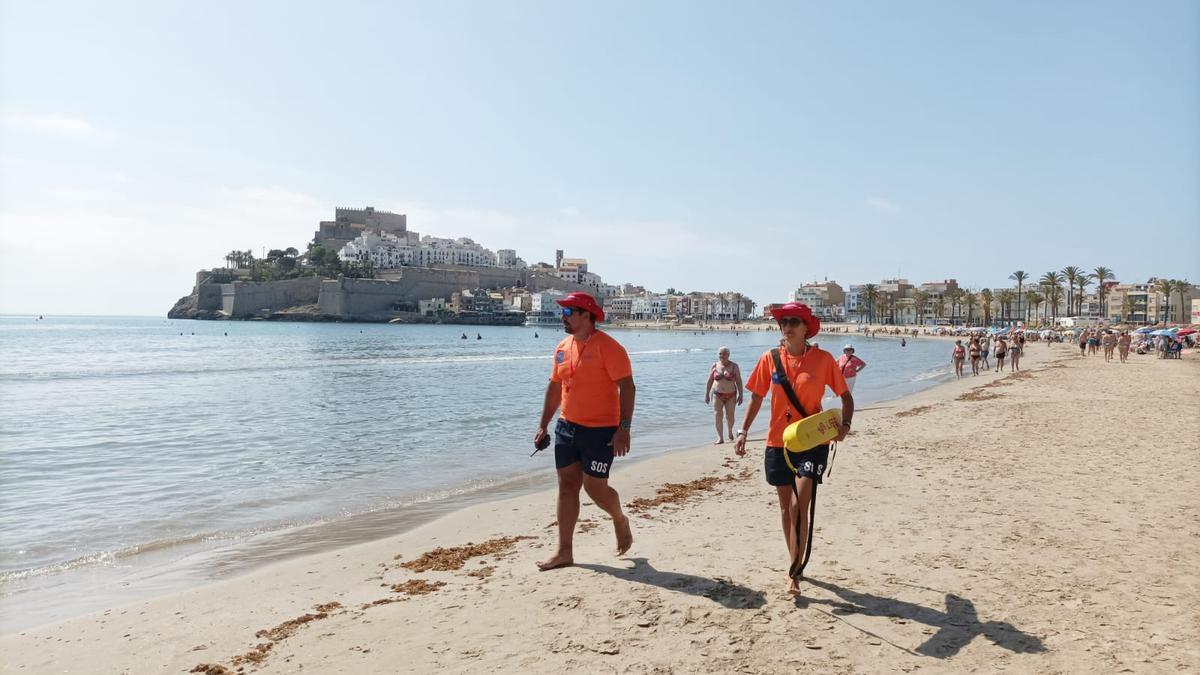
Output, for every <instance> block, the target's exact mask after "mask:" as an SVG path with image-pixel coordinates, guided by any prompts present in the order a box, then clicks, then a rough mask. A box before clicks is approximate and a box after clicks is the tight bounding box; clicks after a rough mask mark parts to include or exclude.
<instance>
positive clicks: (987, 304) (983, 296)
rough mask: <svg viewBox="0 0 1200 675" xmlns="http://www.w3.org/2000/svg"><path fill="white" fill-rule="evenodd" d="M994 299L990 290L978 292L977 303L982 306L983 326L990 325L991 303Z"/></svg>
mask: <svg viewBox="0 0 1200 675" xmlns="http://www.w3.org/2000/svg"><path fill="white" fill-rule="evenodd" d="M994 300H995V298H994V297H993V296H992V289H990V288H985V289H983V290H982V291H979V303H980V304H981V305H983V307H982V309H983V325H985V326H990V325H992V302H993V301H994Z"/></svg>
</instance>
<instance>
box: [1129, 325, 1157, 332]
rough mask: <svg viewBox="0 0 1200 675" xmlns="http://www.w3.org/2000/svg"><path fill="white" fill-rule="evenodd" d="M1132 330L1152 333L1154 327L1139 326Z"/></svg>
mask: <svg viewBox="0 0 1200 675" xmlns="http://www.w3.org/2000/svg"><path fill="white" fill-rule="evenodd" d="M1134 332H1135V333H1143V334H1144V333H1153V332H1154V329H1153V328H1151V327H1150V326H1146V327H1145V328H1139V329H1137V330H1135V331H1134Z"/></svg>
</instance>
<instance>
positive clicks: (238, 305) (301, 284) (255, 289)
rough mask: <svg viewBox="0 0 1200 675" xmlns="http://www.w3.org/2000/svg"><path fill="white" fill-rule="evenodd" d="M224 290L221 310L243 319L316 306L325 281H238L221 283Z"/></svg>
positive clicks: (304, 278)
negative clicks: (301, 306) (243, 317)
mask: <svg viewBox="0 0 1200 675" xmlns="http://www.w3.org/2000/svg"><path fill="white" fill-rule="evenodd" d="M220 287H221V311H222V312H224V313H225V314H226V315H228V316H231V317H242V316H253V315H258V314H262V313H264V312H277V311H279V310H282V309H286V308H288V307H296V306H298V305H315V304H317V299H318V294H319V293H320V290H321V279H319V278H317V277H302V278H300V279H287V280H284V281H235V282H233V283H231V284H220ZM200 288H201V289H203V288H204V286H201V287H200Z"/></svg>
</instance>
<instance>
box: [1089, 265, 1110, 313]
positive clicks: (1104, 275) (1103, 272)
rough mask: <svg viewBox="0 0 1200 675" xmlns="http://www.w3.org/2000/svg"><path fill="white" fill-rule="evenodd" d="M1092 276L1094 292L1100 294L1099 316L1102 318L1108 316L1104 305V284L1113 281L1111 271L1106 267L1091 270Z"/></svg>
mask: <svg viewBox="0 0 1200 675" xmlns="http://www.w3.org/2000/svg"><path fill="white" fill-rule="evenodd" d="M1092 276H1094V277H1096V292H1097V293H1099V294H1100V314H1101V315H1102V316H1104V317H1107V316H1108V305H1106V304H1104V291H1105V288H1104V282H1105V281H1108V280H1109V279H1113V278H1114V277H1113V271H1112V270H1110V269H1108V268H1107V267H1097V268H1096V269H1094V270H1092Z"/></svg>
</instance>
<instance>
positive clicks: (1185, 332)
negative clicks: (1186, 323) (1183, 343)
mask: <svg viewBox="0 0 1200 675" xmlns="http://www.w3.org/2000/svg"><path fill="white" fill-rule="evenodd" d="M1195 332H1196V329H1195V328H1184V329H1183V330H1181V331H1179V332H1178V333H1176V335H1191V334H1192V333H1195Z"/></svg>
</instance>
